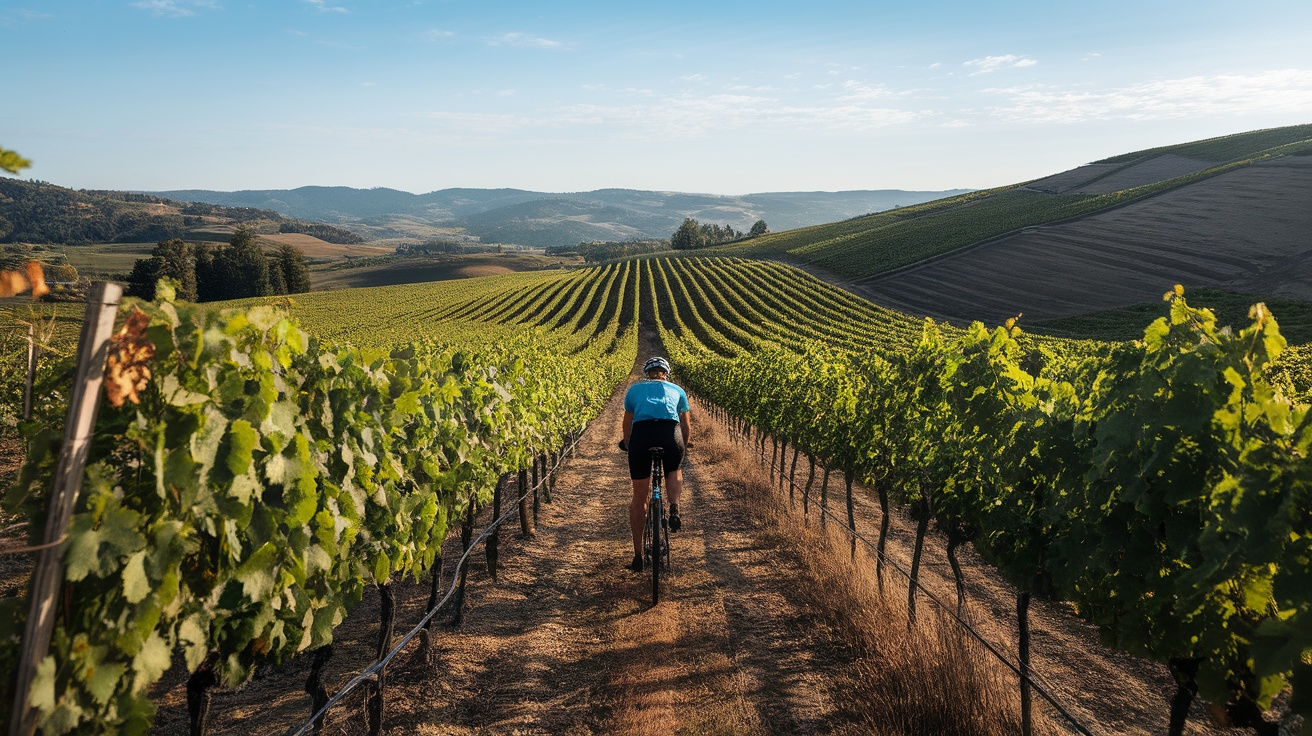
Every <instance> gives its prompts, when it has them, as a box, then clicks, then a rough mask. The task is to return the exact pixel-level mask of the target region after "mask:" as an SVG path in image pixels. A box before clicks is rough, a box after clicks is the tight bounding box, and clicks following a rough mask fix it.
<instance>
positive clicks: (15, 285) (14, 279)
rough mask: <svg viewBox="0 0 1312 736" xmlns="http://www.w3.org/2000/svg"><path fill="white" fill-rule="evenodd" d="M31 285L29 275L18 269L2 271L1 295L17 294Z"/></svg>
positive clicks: (0, 279) (0, 278) (0, 272)
mask: <svg viewBox="0 0 1312 736" xmlns="http://www.w3.org/2000/svg"><path fill="white" fill-rule="evenodd" d="M30 285H31V284H29V283H27V277H26V276H24V275H23V274H21V273H19V272H17V271H0V297H6V296H17V295H19V294H22V293H23V292H25V291H27V287H28V286H30Z"/></svg>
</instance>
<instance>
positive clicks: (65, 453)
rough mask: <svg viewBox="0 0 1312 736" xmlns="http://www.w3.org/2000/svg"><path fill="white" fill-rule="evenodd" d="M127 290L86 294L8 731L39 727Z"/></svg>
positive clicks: (27, 735) (97, 288)
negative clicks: (35, 685)
mask: <svg viewBox="0 0 1312 736" xmlns="http://www.w3.org/2000/svg"><path fill="white" fill-rule="evenodd" d="M122 295H123V288H122V287H120V286H119V285H117V284H108V283H104V282H97V283H95V284H93V285H92V286H91V294H90V296H89V297H88V298H87V312H86V317H85V319H84V321H83V322H82V337H81V338H80V339H79V341H78V347H77V374H76V377H75V378H74V380H73V394H72V396H71V397H70V399H69V402H68V419H67V420H66V422H65V424H64V444H63V445H62V446H61V447H60V449H59V459H58V460H57V461H56V465H55V478H54V482H53V483H52V484H51V488H50V500H49V506H48V509H49V511H48V513H47V514H46V528H45V536H44V537H43V539H42V547H43V548H42V549H41V550H40V551H39V552H37V558H36V565H35V567H33V568H32V580H31V583H30V587H29V588H28V601H30V608H29V610H28V614H27V629H26V631H25V632H24V633H23V651H22V654H21V655H20V657H19V663H18V676H17V677H16V678H15V680H16V686H15V688H14V706H13V711H12V712H11V715H10V720H9V733H10V734H13V735H14V736H20V735H21V736H31V734H32V733H33V732H34V731H36V717H37V713H36V710H35V709H34V708H32V707H31V706H30V705H29V703H28V697H27V696H28V691H29V690H31V689H32V681H33V680H34V679H35V678H36V668H37V665H39V664H40V663H41V660H43V659H45V656H46V652H47V651H48V650H49V649H50V637H51V635H52V633H53V630H54V626H55V604H56V602H57V601H58V598H59V591H60V588H62V587H63V586H62V583H63V578H64V567H63V564H62V562H61V560H62V558H63V554H64V534H65V531H66V530H67V528H68V521H69V518H70V517H72V515H73V506H74V504H76V502H77V496H78V492H79V491H80V490H81V489H82V471H83V469H84V468H86V464H87V455H88V453H89V452H90V450H91V433H92V430H93V429H94V428H95V426H96V410H97V408H98V405H99V403H100V386H101V384H102V383H103V382H104V380H105V359H106V358H107V357H108V355H109V338H110V334H111V333H112V332H113V331H114V317H115V316H116V315H117V314H118V302H119V298H120V297H121V296H122Z"/></svg>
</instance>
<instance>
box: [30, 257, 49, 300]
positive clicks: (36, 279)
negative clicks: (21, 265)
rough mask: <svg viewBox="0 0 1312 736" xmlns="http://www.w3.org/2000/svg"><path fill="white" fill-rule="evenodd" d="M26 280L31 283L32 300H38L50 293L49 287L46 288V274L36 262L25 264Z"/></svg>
mask: <svg viewBox="0 0 1312 736" xmlns="http://www.w3.org/2000/svg"><path fill="white" fill-rule="evenodd" d="M27 280H28V281H30V282H31V283H32V298H33V299H40V298H41V297H43V296H45V295H46V294H49V293H50V287H49V286H46V274H45V272H44V271H42V270H41V264H40V263H37V262H36V261H28V262H27Z"/></svg>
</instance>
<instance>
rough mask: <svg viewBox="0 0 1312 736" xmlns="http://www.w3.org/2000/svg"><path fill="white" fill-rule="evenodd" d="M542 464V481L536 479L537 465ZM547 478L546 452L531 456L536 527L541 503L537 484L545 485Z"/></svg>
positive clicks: (536, 526)
mask: <svg viewBox="0 0 1312 736" xmlns="http://www.w3.org/2000/svg"><path fill="white" fill-rule="evenodd" d="M539 464H541V465H542V482H539V480H538V465H539ZM546 479H547V465H546V454H545V453H538V454H536V455H534V456H533V528H534V529H537V528H538V506H539V505H540V504H541V500H540V496H541V495H542V494H541V493H540V492H539V488H538V486H540V485H545V482H546Z"/></svg>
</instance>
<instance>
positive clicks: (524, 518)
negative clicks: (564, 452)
mask: <svg viewBox="0 0 1312 736" xmlns="http://www.w3.org/2000/svg"><path fill="white" fill-rule="evenodd" d="M536 462H537V461H536V460H535V461H534V463H536ZM533 474H534V475H537V474H538V473H537V467H536V465H535V466H534V468H533ZM531 487H532V486H530V485H529V484H528V468H524V469H523V470H521V471H519V489H518V490H519V533H520V534H521V535H522V536H524V537H531V536H533V529H531V528H530V527H529V524H528V496H526V495H524V494H525V493H526V492H527V491H528V490H529V489H530V488H531ZM498 516H500V515H499V514H498ZM492 577H493V579H494V580H495V579H496V575H493V576H492Z"/></svg>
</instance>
